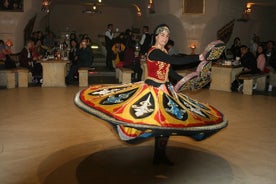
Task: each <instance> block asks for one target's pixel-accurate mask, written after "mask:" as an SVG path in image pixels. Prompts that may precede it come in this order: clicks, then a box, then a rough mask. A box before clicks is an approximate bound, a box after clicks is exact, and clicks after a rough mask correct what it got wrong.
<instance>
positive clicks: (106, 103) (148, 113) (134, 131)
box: [74, 82, 227, 143]
mask: <svg viewBox="0 0 276 184" xmlns="http://www.w3.org/2000/svg"><path fill="white" fill-rule="evenodd" d="M74 102H75V104H76V105H77V106H78V107H79V108H81V109H82V110H84V111H86V112H87V113H89V114H91V115H94V116H97V117H99V118H101V119H103V120H105V121H107V122H108V123H110V124H111V125H112V126H113V127H114V128H115V130H116V132H117V133H118V135H119V137H120V138H121V139H122V140H124V141H126V142H129V143H135V142H137V141H139V140H143V139H146V138H149V137H156V136H172V135H181V136H189V137H192V138H194V139H196V140H203V139H205V138H207V137H209V136H210V135H212V134H214V133H216V132H217V131H219V130H221V129H222V128H224V127H226V126H227V121H225V120H224V118H223V114H222V113H221V112H219V111H218V110H216V109H215V108H214V107H212V106H211V105H208V104H203V103H199V102H197V101H196V100H193V99H191V98H189V97H188V96H186V95H184V94H182V93H175V91H174V90H173V87H172V86H170V85H168V86H167V85H165V84H164V85H161V86H160V87H158V88H157V87H153V86H151V85H148V84H146V83H144V82H137V83H130V84H124V85H114V86H107V85H96V86H91V87H89V88H87V89H84V90H81V91H79V92H78V93H77V94H76V96H75V99H74Z"/></svg>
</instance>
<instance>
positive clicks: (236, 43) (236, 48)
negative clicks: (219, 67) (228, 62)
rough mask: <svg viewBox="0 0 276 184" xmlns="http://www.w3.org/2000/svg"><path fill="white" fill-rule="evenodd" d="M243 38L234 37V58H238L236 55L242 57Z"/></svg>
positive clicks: (232, 48)
mask: <svg viewBox="0 0 276 184" xmlns="http://www.w3.org/2000/svg"><path fill="white" fill-rule="evenodd" d="M240 48H241V40H240V38H239V37H236V38H235V39H234V43H233V45H232V46H231V52H232V54H233V59H236V57H241V50H240Z"/></svg>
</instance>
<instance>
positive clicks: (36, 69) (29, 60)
mask: <svg viewBox="0 0 276 184" xmlns="http://www.w3.org/2000/svg"><path fill="white" fill-rule="evenodd" d="M33 55H34V42H33V41H32V40H28V41H27V42H26V44H25V47H24V48H23V49H22V51H21V52H20V56H19V63H20V66H21V67H24V68H28V69H29V70H30V71H31V72H32V76H33V82H35V83H36V84H38V85H40V84H41V82H42V80H41V79H42V66H41V64H40V63H37V62H36V61H35V60H34V58H33Z"/></svg>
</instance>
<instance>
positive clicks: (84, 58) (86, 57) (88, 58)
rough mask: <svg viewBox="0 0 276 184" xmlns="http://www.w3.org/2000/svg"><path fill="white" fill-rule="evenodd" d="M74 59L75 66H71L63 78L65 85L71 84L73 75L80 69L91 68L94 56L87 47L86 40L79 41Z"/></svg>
mask: <svg viewBox="0 0 276 184" xmlns="http://www.w3.org/2000/svg"><path fill="white" fill-rule="evenodd" d="M76 57H77V64H76V65H71V68H70V71H69V73H68V75H67V76H66V78H65V82H66V84H67V85H69V84H70V83H71V82H72V80H73V77H74V75H75V73H76V72H77V71H78V69H79V68H80V67H91V65H92V63H93V60H94V55H93V51H92V49H91V47H89V46H88V45H87V39H83V40H82V41H81V43H80V46H79V50H78V52H77V56H76Z"/></svg>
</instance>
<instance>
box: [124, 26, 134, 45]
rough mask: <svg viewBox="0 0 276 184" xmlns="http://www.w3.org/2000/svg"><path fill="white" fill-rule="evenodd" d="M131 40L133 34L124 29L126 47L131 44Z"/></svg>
mask: <svg viewBox="0 0 276 184" xmlns="http://www.w3.org/2000/svg"><path fill="white" fill-rule="evenodd" d="M132 40H133V34H132V31H131V30H130V29H126V31H125V34H124V44H125V46H126V47H127V46H128V45H130V44H131V42H132Z"/></svg>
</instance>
